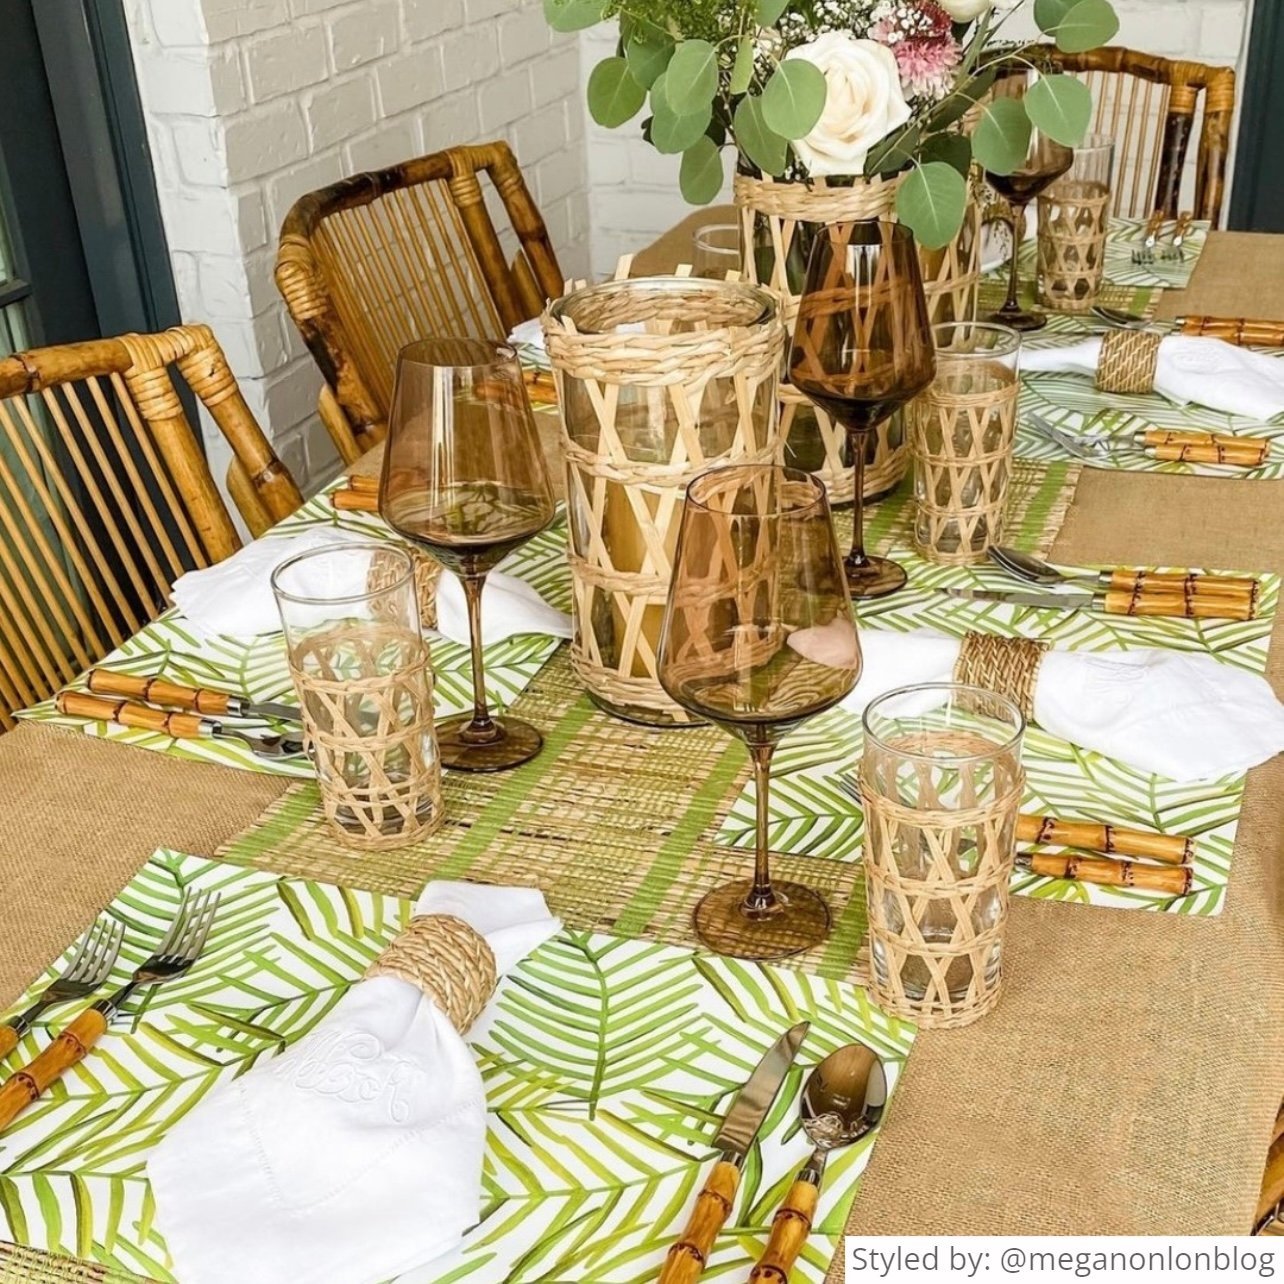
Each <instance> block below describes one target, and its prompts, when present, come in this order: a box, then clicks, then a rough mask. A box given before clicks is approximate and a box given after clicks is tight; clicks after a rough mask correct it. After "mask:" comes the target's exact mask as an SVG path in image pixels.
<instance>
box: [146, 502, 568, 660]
mask: <svg viewBox="0 0 1284 1284" xmlns="http://www.w3.org/2000/svg"><path fill="white" fill-rule="evenodd" d="M346 543H352V544H370V543H371V540H370V539H369V537H368V536H361V535H358V534H356V533H354V532H352V531H346V530H342V529H337V528H335V527H331V526H327V527H325V528H323V529H319V530H306V531H301V532H300V533H299V534H297V535H282V536H279V537H276V538H273V537H271V536H269V537H267V538H265V539H258V540H255V541H254V542H253V543H252V544H247V545H246V546H245V547H244V548H243V549H241V550H239V551H238V552H237V553H235V554H233V555H232V556H231V557H229V558H228V559H227V560H226V561H224V562H219V563H218V564H217V565H215V566H211V567H208V568H206V569H205V570H202V571H188V573H187V574H186V575H183V576H181V577H180V578H179V579H178V580H177V581H176V582H175V584H174V589H173V592H172V594H171V596H172V597H173V599H174V605H175V606H177V607H178V609H179V610H180V611H181V612H182V613H183V616H184V617H185V619H186V620H187V622H188V623H189V624H190V625H191V627H192V630H193V631H194V632H196V633H199V634H201V635H202V636H205V637H209V636H212V635H216V634H221V635H226V636H230V637H253V636H256V635H257V634H260V633H276V632H279V631H280V628H281V617H280V615H279V614H278V613H277V609H276V599H275V597H274V596H273V593H272V572H273V571H275V570H276V568H277V567H278V566H279V565H280V564H281V563H282V562H284V561H285V560H286V559H287V558H290V557H293V556H295V554H296V553H304V552H308V551H310V550H311V549H314V548H320V547H322V546H323V545H326V544H346ZM351 566H352V583H351V584H350V585H346V586H345V585H336V584H333V583H327V584H326V585H324V586H321V585H318V590H320V589H322V588H324V590H325V593H326V595H330V594H341V593H349V594H358V593H361V592H362V591H363V590H364V589H365V586H366V572H365V571H364V570H363V569H362V567H361V564H360V563H359V562H358V561H356V560H353V561H352V563H351ZM437 628H438V631H439V632H440V633H441V634H442V636H443V637H447V638H449V639H450V640H451V641H452V642H460V643H463V644H465V645H467V643H468V608H467V606H466V605H465V603H464V590H463V587H462V586H461V585H460V583H459V580H458V579H457V578H456V577H455V576H454V575H452V574H451V573H450V572H449V571H443V572H442V575H441V579H440V581H439V582H438V585H437ZM571 632H572V627H571V617H570V616H569V615H567V614H566V613H565V612H564V611H558V610H555V609H554V608H553V607H551V606H549V604H548V603H547V602H545V601H544V599H543V598H542V597H540V595H539V594H538V593H537V592H536V591H535V590H534V589H533V588H531V586H530V585H529V584H526V583H525V582H523V581H522V580H519V579H516V578H515V577H514V576H511V575H504V574H502V573H501V572H498V571H493V572H491V574H490V575H489V576H487V578H486V587H485V589H484V590H483V592H482V640H483V642H485V643H487V644H489V643H492V642H502V641H503V640H504V639H505V638H510V637H513V636H514V635H515V634H518V633H542V634H546V635H548V636H550V637H558V638H569V637H570V636H571Z"/></svg>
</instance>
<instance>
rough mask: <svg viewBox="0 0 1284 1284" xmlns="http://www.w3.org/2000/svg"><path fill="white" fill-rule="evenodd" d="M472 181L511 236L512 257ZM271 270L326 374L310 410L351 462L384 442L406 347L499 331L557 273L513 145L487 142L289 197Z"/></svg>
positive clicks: (534, 305) (533, 302)
mask: <svg viewBox="0 0 1284 1284" xmlns="http://www.w3.org/2000/svg"><path fill="white" fill-rule="evenodd" d="M483 178H485V179H486V180H488V187H489V189H490V193H491V198H490V204H494V205H496V206H498V207H499V208H500V209H502V211H503V212H504V215H505V217H506V219H507V222H508V224H509V225H510V227H511V231H512V233H513V234H514V235H515V242H516V254H515V257H514V258H512V259H511V261H510V259H509V257H508V255H507V254H506V252H505V250H504V246H503V242H502V241H501V236H500V232H499V231H497V229H496V225H495V222H494V219H493V218H492V216H491V210H490V205H489V204H488V201H487V188H486V187H483V183H482V179H483ZM276 281H277V285H278V287H279V288H280V291H281V293H282V295H283V296H284V297H285V302H286V306H287V307H288V308H289V310H290V315H291V316H292V317H293V318H294V321H295V324H296V325H297V326H298V327H299V330H300V332H301V333H302V335H303V339H304V341H305V342H306V343H307V345H308V348H309V349H310V350H311V352H312V355H313V356H314V357H315V358H316V362H317V364H318V366H320V368H321V373H322V374H323V376H324V377H325V382H326V387H325V389H324V390H323V392H322V396H321V405H320V410H321V417H322V419H323V421H324V422H325V424H326V427H327V428H328V429H329V430H330V434H331V436H332V437H333V438H334V441H335V444H336V445H337V446H338V447H339V452H340V454H341V455H342V456H343V458H344V460H345V461H346V462H349V463H351V462H352V460H354V459H355V458H356V457H357V456H358V455H359V454H361V453H363V452H364V451H366V450H368V449H369V448H370V447H371V446H373V445H374V444H375V443H376V442H378V441H381V440H382V439H383V436H384V433H385V431H386V422H387V416H388V405H389V402H390V400H391V396H392V378H393V371H394V368H395V366H396V359H397V353H398V352H399V351H400V350H401V349H402V348H403V347H404V346H405V345H406V344H408V343H411V342H413V341H415V340H416V339H423V338H430V337H434V336H438V337H440V336H455V335H458V336H466V337H470V338H495V337H501V338H502V337H503V336H504V335H506V334H508V333H509V332H510V331H511V330H512V328H513V326H515V325H517V324H518V323H519V322H521V321H525V320H528V319H529V318H531V317H534V316H537V315H538V314H539V313H540V312H541V311H542V310H543V307H544V304H545V303H546V302H547V300H548V299H549V298H551V297H554V296H556V295H558V294H560V293H561V291H562V282H563V278H562V272H561V269H560V268H559V267H558V265H557V258H556V255H555V254H554V253H553V247H552V244H551V242H550V241H549V237H548V230H547V229H546V228H545V226H544V220H543V219H542V218H541V217H540V213H539V210H538V208H537V207H536V205H535V202H534V201H533V200H532V199H531V195H530V192H529V191H528V189H527V187H526V183H525V180H524V179H523V178H522V173H521V170H520V169H519V168H518V166H517V162H516V160H515V159H514V157H513V154H512V152H511V151H510V150H509V148H508V146H507V145H506V144H504V143H487V144H484V145H481V146H476V147H453V148H450V149H449V150H448V151H444V152H437V153H434V154H433V155H430V156H421V157H419V158H417V159H415V160H410V161H405V162H404V163H402V164H400V165H394V166H392V167H391V168H389V169H384V170H379V171H378V172H375V173H368V174H356V175H354V176H353V177H351V178H347V179H344V180H342V181H341V182H338V183H335V184H333V185H332V186H330V187H326V188H322V189H321V190H320V191H316V192H312V193H310V194H309V195H307V196H304V197H301V198H300V199H299V201H298V202H296V204H295V205H294V206H293V208H292V209H291V210H290V212H289V213H288V214H287V215H286V217H285V222H284V224H283V225H282V228H281V244H280V249H279V251H278V254H277V264H276Z"/></svg>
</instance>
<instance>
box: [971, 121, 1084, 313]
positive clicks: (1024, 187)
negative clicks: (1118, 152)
mask: <svg viewBox="0 0 1284 1284" xmlns="http://www.w3.org/2000/svg"><path fill="white" fill-rule="evenodd" d="M1073 164H1074V151H1073V150H1072V149H1071V148H1069V147H1063V146H1062V145H1061V144H1060V143H1058V142H1057V141H1055V139H1051V138H1049V137H1048V136H1047V135H1046V134H1041V133H1040V132H1039V131H1038V130H1037V129H1036V130H1035V131H1034V132H1033V133H1031V135H1030V146H1029V148H1028V149H1027V151H1026V155H1025V160H1024V161H1022V162H1021V164H1020V165H1019V166H1018V167H1017V168H1016V169H1014V170H1013V171H1012V173H1010V174H994V173H991V172H990V171H989V170H986V172H985V178H986V181H987V182H988V183H989V184H990V186H991V187H992V188H994V190H995V191H996V192H998V194H999V195H1000V196H1002V197H1003V199H1004V200H1006V201H1007V203H1008V207H1009V209H1010V210H1011V217H1010V218H1009V219H1008V222H1009V223H1010V224H1011V227H1012V258H1011V260H1010V261H1009V263H1008V297H1007V298H1006V299H1005V300H1004V301H1003V306H1002V307H1001V308H1000V309H999V310H998V311H997V312H993V313H991V314H990V315H989V317H987V318H986V320H989V321H995V322H997V323H998V324H1000V325H1007V326H1011V327H1012V329H1014V330H1021V331H1030V330H1041V329H1043V327H1044V326H1045V325H1047V324H1048V318H1047V315H1046V314H1045V313H1043V312H1040V311H1039V309H1038V308H1023V307H1022V306H1021V301H1020V291H1021V268H1020V258H1021V238H1022V236H1023V234H1024V231H1025V218H1026V213H1025V212H1026V207H1027V206H1028V205H1029V204H1030V202H1031V201H1032V200H1034V198H1035V197H1036V196H1038V195H1039V193H1040V192H1042V191H1045V190H1046V189H1047V188H1049V187H1051V186H1052V184H1053V183H1055V182H1056V181H1057V179H1059V178H1060V177H1061V176H1062V174H1064V173H1066V172H1067V170H1069V168H1070V166H1071V165H1073Z"/></svg>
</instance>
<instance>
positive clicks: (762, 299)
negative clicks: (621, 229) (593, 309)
mask: <svg viewBox="0 0 1284 1284" xmlns="http://www.w3.org/2000/svg"><path fill="white" fill-rule="evenodd" d="M643 290H651V291H655V292H657V293H666V294H724V295H732V294H738V295H741V296H743V297H744V298H746V299H751V300H753V301H754V302H755V303H757V304H758V312H757V314H756V315H755V316H752V317H746V318H745V319H744V320H742V321H731V322H728V323H726V324H725V325H723V326H719V327H718V329H726V330H735V329H739V328H743V327H748V326H756V325H764V324H766V323H767V322H769V321H771V320H773V319H774V318H776V317H777V316H779V315H780V299H779V296H777V295H776V294H775V293H774V292H773V291H771V290H768V289H766V288H765V287H763V286H761V285H755V284H753V282H751V281H723V280H714V279H712V278H710V277H703V276H663V275H661V276H630V277H625V278H624V280H622V281H598V282H597V283H596V284H594V285H588V286H585V287H584V288H583V289H579V290H572V291H571V293H570V294H564V295H562V297H561V298H560V299H554V300H553V301H552V302H551V303H550V304H549V305H548V315H549V316H550V317H552V318H553V319H554V320H555V321H563V320H566V319H567V318H568V316H569V311H570V307H571V305H572V304H573V303H580V302H583V301H584V300H585V299H595V298H603V297H607V298H609V297H610V296H611V295H615V294H627V293H629V292H632V291H636V292H639V293H640V292H641V291H643ZM572 319H573V318H572ZM631 324H633V322H631V321H628V320H624V321H617V322H615V323H614V324H613V325H611V326H610V327H608V328H605V329H604V328H602V327H599V326H590V325H584V324H583V323H582V322H580V321H576V322H575V328H576V329H577V330H578V331H579V332H580V333H581V334H600V335H609V334H618V333H619V332H620V327H621V326H625V325H631ZM679 337H681V336H679Z"/></svg>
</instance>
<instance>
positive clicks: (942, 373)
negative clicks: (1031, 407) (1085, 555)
mask: <svg viewBox="0 0 1284 1284" xmlns="http://www.w3.org/2000/svg"><path fill="white" fill-rule="evenodd" d="M932 338H933V341H934V342H935V344H936V377H935V378H934V379H933V380H932V383H931V385H930V386H929V387H928V389H927V391H926V392H923V393H922V394H920V395H919V396H918V397H916V398H915V399H914V401H913V402H911V403H910V406H909V408H908V409H907V410H906V412H905V413H906V419H907V422H908V424H909V431H910V448H911V451H912V454H913V459H914V546H915V548H917V549H918V551H919V553H920V554H921V555H922V556H923V557H925V558H926V559H927V560H928V561H929V562H937V563H939V564H941V565H945V566H969V565H973V564H975V563H979V562H983V561H984V560H985V554H986V550H987V549H988V548H990V547H991V545H994V544H998V543H1001V542H1002V538H1003V514H1004V509H1005V508H1006V506H1007V500H1008V484H1009V482H1010V481H1011V477H1012V452H1013V447H1014V444H1015V441H1016V418H1017V394H1018V393H1019V391H1020V381H1019V378H1018V376H1019V373H1020V355H1021V336H1020V335H1019V334H1018V333H1017V332H1016V331H1015V330H1011V329H1009V328H1008V327H1007V326H1003V325H995V324H992V323H988V322H971V321H964V322H958V323H955V324H951V325H938V326H933V327H932Z"/></svg>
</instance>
